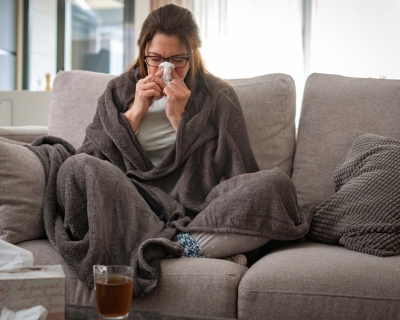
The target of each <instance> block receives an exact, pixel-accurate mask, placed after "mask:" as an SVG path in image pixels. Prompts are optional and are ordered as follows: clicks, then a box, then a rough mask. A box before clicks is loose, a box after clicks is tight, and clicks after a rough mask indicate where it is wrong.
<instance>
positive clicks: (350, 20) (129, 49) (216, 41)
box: [0, 0, 400, 126]
mask: <svg viewBox="0 0 400 320" xmlns="http://www.w3.org/2000/svg"><path fill="white" fill-rule="evenodd" d="M167 3H175V4H177V5H180V6H183V7H186V8H188V9H190V10H191V11H192V12H193V14H194V16H195V18H196V21H197V23H198V25H199V29H200V34H201V37H202V40H203V45H202V49H201V51H202V55H203V58H204V61H205V64H206V66H207V68H208V70H209V71H210V72H212V73H213V74H215V75H217V76H219V77H222V78H225V79H234V78H244V77H256V76H259V75H263V74H270V73H286V74H289V75H290V76H292V77H293V79H294V80H295V84H296V88H297V116H296V121H298V117H299V115H300V109H301V99H302V92H303V88H304V85H305V81H306V79H307V77H308V76H309V75H310V74H311V73H314V72H318V73H330V74H339V75H344V76H351V77H363V78H368V77H371V78H386V79H400V62H399V58H398V57H399V56H400V40H399V39H400V31H399V30H400V19H399V17H400V0H174V1H168V0H0V71H1V76H0V126H9V125H10V126H20V125H38V126H46V125H47V113H48V106H49V102H50V94H51V87H52V82H53V80H54V78H55V76H56V74H57V72H58V71H59V70H88V71H94V72H103V73H109V74H113V75H118V74H120V73H122V72H124V70H126V69H127V68H128V67H129V65H130V64H131V63H132V62H133V61H134V59H135V57H136V56H137V54H138V52H137V46H136V40H137V38H138V34H139V32H140V28H141V25H142V23H143V21H144V19H145V18H146V17H147V15H148V14H149V13H150V12H151V10H154V9H155V8H157V7H159V6H162V5H164V4H167Z"/></svg>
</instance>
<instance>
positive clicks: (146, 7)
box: [134, 0, 150, 59]
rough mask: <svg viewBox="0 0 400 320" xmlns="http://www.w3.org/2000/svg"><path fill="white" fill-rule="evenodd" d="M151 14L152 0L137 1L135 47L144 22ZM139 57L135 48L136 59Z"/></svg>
mask: <svg viewBox="0 0 400 320" xmlns="http://www.w3.org/2000/svg"><path fill="white" fill-rule="evenodd" d="M149 13H150V0H140V1H138V0H136V1H135V18H134V21H135V45H136V43H137V40H138V39H139V35H140V30H141V29H142V25H143V22H144V20H145V19H146V18H147V16H148V15H149ZM138 55H139V49H138V48H137V46H136V48H135V59H136V58H137V57H138Z"/></svg>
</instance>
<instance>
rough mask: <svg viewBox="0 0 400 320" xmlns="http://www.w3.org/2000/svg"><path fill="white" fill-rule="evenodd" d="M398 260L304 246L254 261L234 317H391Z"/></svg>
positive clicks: (399, 305) (399, 292)
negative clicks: (236, 314) (236, 315)
mask: <svg viewBox="0 0 400 320" xmlns="http://www.w3.org/2000/svg"><path fill="white" fill-rule="evenodd" d="M399 265H400V256H395V257H388V258H380V257H376V256H372V255H367V254H364V253H359V252H354V251H351V250H347V249H345V248H343V247H337V246H330V245H326V244H319V243H312V242H305V243H302V244H294V245H289V246H285V247H282V248H280V249H278V250H276V251H274V252H272V253H270V254H268V255H266V256H265V257H264V258H262V259H261V260H259V261H258V262H257V263H256V264H254V265H253V266H252V267H251V268H250V269H249V270H248V271H247V272H246V273H245V274H244V276H243V278H242V280H241V282H240V284H239V302H238V318H239V319H246V320H249V319H257V320H258V319H307V320H308V319H397V318H398V316H399V314H400V313H399V312H400V286H399V283H398V279H399V277H400V269H399Z"/></svg>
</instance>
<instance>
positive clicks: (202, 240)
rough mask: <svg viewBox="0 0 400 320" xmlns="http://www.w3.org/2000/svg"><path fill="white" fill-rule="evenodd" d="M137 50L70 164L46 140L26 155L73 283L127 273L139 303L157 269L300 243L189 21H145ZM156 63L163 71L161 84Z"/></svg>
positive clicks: (170, 14) (285, 198) (281, 180)
mask: <svg viewBox="0 0 400 320" xmlns="http://www.w3.org/2000/svg"><path fill="white" fill-rule="evenodd" d="M138 44H139V48H140V54H139V57H138V59H137V60H136V61H135V63H134V64H133V65H132V67H131V68H130V69H129V70H128V71H127V72H126V73H124V74H122V75H121V76H119V77H117V78H115V79H114V80H112V81H111V82H110V83H109V85H108V86H107V89H106V90H105V92H104V94H103V95H102V96H101V97H100V98H99V104H98V109H97V112H96V115H95V117H94V120H93V122H92V124H90V125H89V126H88V128H87V130H86V137H85V141H84V143H83V145H82V146H81V147H80V148H79V149H78V150H77V152H76V154H75V152H74V150H72V148H71V147H70V146H69V145H68V144H67V143H66V142H63V141H60V140H59V139H57V138H51V137H50V138H49V137H48V138H46V139H45V141H44V142H46V143H47V146H45V147H43V146H39V147H36V152H37V153H38V154H39V157H41V158H42V159H46V160H45V161H42V162H43V163H44V167H45V170H46V172H47V175H48V176H49V178H48V181H50V182H48V189H49V192H48V193H47V194H46V200H45V213H44V215H45V221H46V226H45V227H46V231H47V234H48V237H49V239H50V241H51V243H52V244H53V245H54V246H55V247H56V248H57V249H58V251H59V252H60V253H61V255H62V256H63V258H64V260H65V261H66V262H67V263H68V264H69V266H70V267H71V268H72V269H73V270H74V271H75V272H76V273H77V276H78V277H79V278H80V279H81V280H82V281H84V282H86V283H87V284H88V285H91V284H92V281H93V280H92V275H91V271H90V268H91V266H92V265H93V264H130V265H133V266H134V267H135V284H136V285H135V286H134V294H135V295H140V294H143V293H146V292H149V291H151V290H153V289H154V288H155V287H156V286H157V281H158V275H159V272H158V268H159V267H160V265H159V260H160V259H161V258H165V257H167V256H173V257H180V256H182V255H184V256H187V257H204V256H205V257H213V258H222V257H227V256H231V255H233V254H238V253H244V252H247V251H250V250H252V249H255V248H257V247H260V246H262V245H263V244H265V243H266V242H267V241H269V239H278V240H294V239H298V238H300V237H302V236H304V235H305V233H306V232H307V230H308V224H307V222H306V219H305V217H303V216H302V215H301V214H299V212H298V211H297V205H296V193H295V190H294V186H293V184H292V182H291V180H290V179H289V178H288V177H287V176H286V175H285V174H283V173H282V172H281V171H280V170H279V169H274V170H270V171H259V168H258V165H257V162H256V160H255V158H254V155H253V153H252V150H251V148H250V143H249V140H248V136H247V131H246V125H245V122H244V118H243V113H242V111H241V108H240V103H239V101H238V98H237V96H236V94H235V91H234V90H233V88H232V87H231V86H230V85H228V84H227V83H226V82H224V81H222V80H221V79H218V78H216V77H214V76H212V75H211V74H210V73H208V72H207V71H206V70H205V68H204V65H203V62H202V60H201V56H200V52H199V47H200V39H199V35H198V27H197V25H196V23H195V21H194V18H193V16H192V14H191V13H190V11H188V10H186V9H184V8H181V7H178V6H175V5H166V6H164V7H161V8H159V9H157V10H155V11H153V12H152V13H151V14H150V15H149V16H148V18H147V19H146V21H145V22H144V24H143V27H142V31H141V34H140V37H139V40H138ZM164 61H168V62H170V63H172V64H173V65H174V67H175V68H174V69H173V70H172V71H171V76H172V81H170V82H169V83H164V81H163V79H162V76H163V73H164V70H163V69H159V65H160V64H161V63H162V62H164ZM42 143H43V141H42ZM60 143H61V144H62V145H63V147H61V146H60ZM36 144H37V145H39V144H40V143H36ZM49 144H51V145H52V146H51V147H49V146H48V145H49ZM41 147H42V148H41ZM71 155H73V156H71ZM47 158H48V159H47Z"/></svg>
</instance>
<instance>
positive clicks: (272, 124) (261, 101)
mask: <svg viewBox="0 0 400 320" xmlns="http://www.w3.org/2000/svg"><path fill="white" fill-rule="evenodd" d="M229 82H230V83H232V84H233V86H234V88H235V91H236V93H237V95H238V97H239V100H240V104H241V105H242V109H243V113H244V118H245V121H246V125H247V130H248V132H249V138H250V144H251V146H252V149H253V152H254V155H255V157H256V159H257V162H258V165H259V166H260V169H272V168H274V167H279V168H280V169H282V171H283V172H285V173H286V174H287V175H289V176H291V174H292V166H293V156H294V149H295V143H296V142H295V124H294V120H295V115H296V101H295V100H296V89H295V84H294V81H293V79H292V78H291V77H290V76H288V75H285V74H270V75H263V76H259V77H255V78H249V79H236V80H229Z"/></svg>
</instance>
